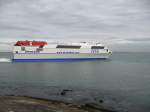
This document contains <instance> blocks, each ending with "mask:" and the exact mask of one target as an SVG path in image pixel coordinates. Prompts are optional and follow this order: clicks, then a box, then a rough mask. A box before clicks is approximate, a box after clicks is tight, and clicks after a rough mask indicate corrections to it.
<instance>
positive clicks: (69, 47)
mask: <svg viewBox="0 0 150 112" xmlns="http://www.w3.org/2000/svg"><path fill="white" fill-rule="evenodd" d="M80 47H81V46H76V45H57V47H56V48H68V49H80Z"/></svg>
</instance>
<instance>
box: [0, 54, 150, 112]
mask: <svg viewBox="0 0 150 112" xmlns="http://www.w3.org/2000/svg"><path fill="white" fill-rule="evenodd" d="M10 58H12V53H0V95H18V96H31V97H35V98H44V99H51V100H58V101H65V102H69V103H75V104H76V103H77V104H84V103H101V105H104V106H106V107H109V108H113V109H115V110H117V111H118V112H150V53H135V52H134V53H133V52H132V53H131V52H130V53H129V52H114V53H113V54H112V56H111V57H110V59H106V60H95V61H64V62H23V63H22V62H11V61H10V60H9V59H10ZM62 91H65V94H62Z"/></svg>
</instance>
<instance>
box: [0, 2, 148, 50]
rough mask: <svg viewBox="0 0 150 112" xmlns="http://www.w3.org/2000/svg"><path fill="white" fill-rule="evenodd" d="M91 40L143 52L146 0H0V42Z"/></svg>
mask: <svg viewBox="0 0 150 112" xmlns="http://www.w3.org/2000/svg"><path fill="white" fill-rule="evenodd" d="M15 39H16V40H17V39H19V40H21V39H34V40H36V39H37V40H38V39H55V40H60V39H61V40H65V41H66V40H67V39H69V40H87V41H88V40H95V41H102V42H103V43H106V44H108V46H111V47H112V48H113V49H115V48H116V46H117V47H120V48H117V49H119V50H131V49H132V50H131V51H134V50H135V51H142V50H144V51H147V50H149V48H148V47H150V0H0V41H1V42H3V41H5V42H9V41H12V40H15Z"/></svg>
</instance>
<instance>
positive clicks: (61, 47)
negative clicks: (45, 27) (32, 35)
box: [13, 40, 112, 62]
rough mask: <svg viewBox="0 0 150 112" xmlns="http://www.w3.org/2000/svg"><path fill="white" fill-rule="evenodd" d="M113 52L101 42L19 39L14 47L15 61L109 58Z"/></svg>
mask: <svg viewBox="0 0 150 112" xmlns="http://www.w3.org/2000/svg"><path fill="white" fill-rule="evenodd" d="M111 54H112V52H111V51H110V50H109V49H108V48H107V47H106V46H104V45H102V44H100V43H88V42H79V43H47V42H46V41H28V40H26V41H17V42H16V43H15V45H14V47H13V61H14V62H41V61H44V62H47V61H53V60H55V61H56V60H57V61H62V60H97V59H107V58H109V56H110V55H111Z"/></svg>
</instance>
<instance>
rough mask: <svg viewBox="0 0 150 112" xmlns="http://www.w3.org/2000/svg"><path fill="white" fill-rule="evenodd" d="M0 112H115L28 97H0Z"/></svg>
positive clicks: (100, 107) (99, 106)
mask: <svg viewBox="0 0 150 112" xmlns="http://www.w3.org/2000/svg"><path fill="white" fill-rule="evenodd" d="M0 112H116V111H115V110H114V109H112V108H108V107H104V106H102V105H98V104H95V103H86V104H73V103H66V102H63V101H55V100H48V99H42V98H35V97H30V96H15V95H7V96H0Z"/></svg>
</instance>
